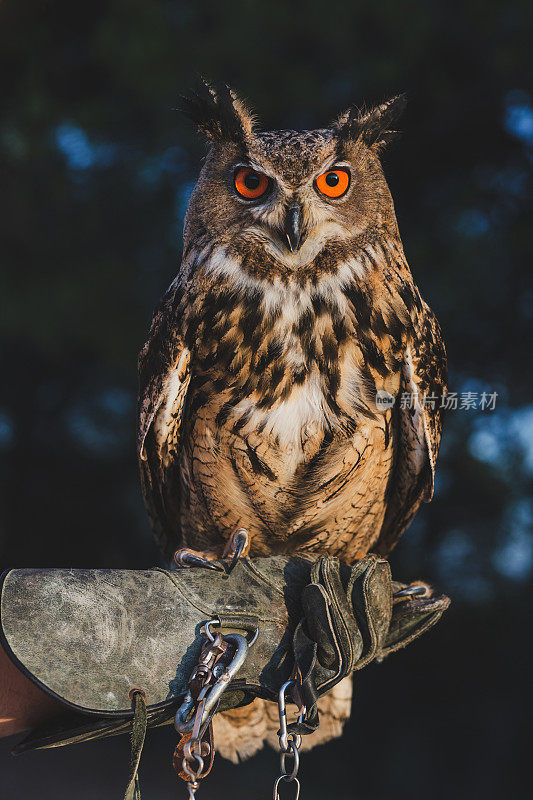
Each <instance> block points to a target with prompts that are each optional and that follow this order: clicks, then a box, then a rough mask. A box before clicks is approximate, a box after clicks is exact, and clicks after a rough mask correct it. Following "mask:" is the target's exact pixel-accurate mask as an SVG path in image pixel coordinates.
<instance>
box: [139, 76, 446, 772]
mask: <svg viewBox="0 0 533 800" xmlns="http://www.w3.org/2000/svg"><path fill="white" fill-rule="evenodd" d="M183 104H184V110H185V111H186V113H188V115H189V117H190V118H192V120H193V121H194V122H195V123H196V124H197V126H198V127H199V128H200V130H201V131H202V132H203V133H204V134H205V135H206V136H207V138H208V140H209V151H208V153H207V157H206V158H205V161H204V163H203V167H202V169H201V172H200V176H199V178H198V182H197V183H196V186H195V188H194V191H193V192H192V195H191V198H190V201H189V206H188V210H187V214H186V217H185V226H184V241H183V259H182V263H181V267H180V270H179V272H178V275H177V277H176V278H175V280H174V281H173V282H172V284H171V286H170V288H169V289H168V291H167V292H166V294H165V295H164V296H163V298H162V300H161V302H160V304H159V306H158V308H157V310H156V312H155V315H154V318H153V321H152V325H151V329H150V333H149V337H148V341H147V343H146V344H145V346H144V348H143V350H142V352H141V355H140V359H139V375H140V399H139V415H138V454H139V462H140V469H141V478H142V484H143V491H144V496H145V501H146V505H147V508H148V513H149V516H150V520H151V524H152V526H153V528H154V531H155V534H156V537H157V538H158V540H159V542H160V544H161V546H162V548H163V550H164V553H165V554H166V556H167V557H169V558H171V557H172V556H173V554H174V553H175V552H176V551H180V552H181V553H183V552H189V553H196V554H197V555H201V556H202V558H204V559H206V560H209V559H213V558H220V557H221V556H222V555H224V554H227V553H228V550H231V547H232V543H234V541H235V533H236V531H238V530H239V529H245V531H246V533H247V535H246V551H247V552H249V553H250V555H252V556H259V555H261V556H263V555H268V554H270V553H292V552H307V553H323V554H328V555H334V556H338V557H339V558H341V559H343V560H344V561H346V562H348V563H351V562H353V561H354V560H356V559H358V558H361V557H362V556H363V555H365V554H366V553H367V552H368V551H369V550H372V551H373V552H377V553H380V554H386V553H387V552H389V550H390V549H391V547H392V546H393V545H394V544H395V542H396V541H397V539H398V537H399V536H400V535H401V533H402V532H403V530H404V529H405V528H406V526H407V525H408V524H409V522H410V521H411V519H412V518H413V516H414V514H415V513H416V510H417V508H418V506H419V504H420V502H421V501H422V500H424V499H425V500H429V499H430V498H431V495H432V491H433V479H434V471H435V461H436V457H437V451H438V447H439V441H440V436H441V413H442V412H441V408H440V406H441V398H442V396H443V393H444V391H445V371H446V357H445V351H444V346H443V343H442V338H441V334H440V329H439V326H438V323H437V321H436V319H435V316H434V315H433V313H432V311H431V310H430V308H429V307H428V306H427V305H426V303H425V302H424V301H423V300H422V298H421V296H420V294H419V291H418V289H417V287H416V285H415V284H414V282H413V278H412V276H411V272H410V269H409V266H408V264H407V261H406V258H405V255H404V252H403V248H402V243H401V239H400V235H399V232H398V226H397V222H396V217H395V212H394V205H393V201H392V197H391V194H390V191H389V188H388V185H387V181H386V179H385V177H384V173H383V170H382V166H381V163H380V154H381V152H382V150H383V149H384V147H385V146H386V144H387V142H388V140H389V139H390V138H391V137H392V136H393V135H394V131H393V130H392V127H393V126H394V123H395V121H396V119H397V118H398V116H399V114H400V113H401V111H402V108H403V105H404V99H403V97H402V96H398V97H395V98H393V99H391V100H389V101H388V102H386V103H384V104H382V105H380V106H378V107H376V108H374V109H373V110H370V111H367V112H360V111H358V110H357V109H356V108H355V107H352V108H350V109H348V110H347V111H346V112H344V113H343V114H341V115H340V117H339V118H338V119H337V120H336V121H334V122H333V123H332V124H331V125H330V126H329V127H327V128H321V129H318V130H312V131H293V130H282V131H268V132H264V131H260V130H258V128H257V126H256V121H255V119H254V117H253V116H252V115H251V114H250V113H249V111H248V110H247V109H246V108H245V106H244V104H243V103H242V102H241V101H240V100H239V99H238V98H237V97H236V95H235V94H234V93H233V92H231V91H230V90H229V89H228V88H226V87H220V88H217V89H213V88H210V87H207V86H205V87H202V88H201V89H200V90H199V92H198V93H195V94H192V95H191V96H189V97H188V98H185V99H184V101H183ZM380 397H381V398H385V399H386V400H387V399H389V398H390V401H389V402H381V403H380V402H379V398H380ZM400 398H402V402H400ZM423 398H425V402H424V400H423ZM393 399H396V402H393ZM350 693H351V684H350V683H349V682H346V679H345V681H343V683H341V684H340V685H339V687H337V689H336V692H335V693H330V694H329V695H328V696H326V697H325V698H323V699H322V701H321V707H322V712H323V713H322V719H323V724H322V727H321V730H320V731H319V732H318V733H317V734H314V735H313V736H312V737H309V738H310V739H311V743H312V741H313V739H314V740H315V741H318V740H319V739H321V740H324V739H326V738H329V737H330V736H331V735H335V734H336V733H339V732H340V729H341V725H342V721H343V719H345V718H346V716H347V715H348V714H349V705H350ZM272 716H273V717H274V715H273V714H272ZM216 719H217V725H218V727H219V730H220V731H222V732H223V741H222V742H221V745H222V746H221V748H220V749H221V750H222V752H223V753H225V754H226V755H228V756H229V757H232V758H233V759H236V758H237V755H241V756H243V755H248V754H251V753H253V752H255V750H256V749H258V748H259V747H260V746H261V745H262V742H263V741H264V740H267V741H268V740H269V739H274V738H275V731H276V728H277V724H276V721H275V718H273V719H271V709H270V708H269V704H268V703H265V702H264V701H261V700H258V701H256V702H255V704H253V705H252V706H249V707H246V708H244V709H239V710H237V711H235V712H231V713H228V714H226V715H219V716H218V717H217V718H216Z"/></svg>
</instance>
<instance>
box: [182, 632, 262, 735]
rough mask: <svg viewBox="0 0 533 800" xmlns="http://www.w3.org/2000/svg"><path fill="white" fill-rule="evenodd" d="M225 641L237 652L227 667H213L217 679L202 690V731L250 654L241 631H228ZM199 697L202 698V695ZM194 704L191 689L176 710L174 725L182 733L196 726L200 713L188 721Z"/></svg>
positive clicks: (200, 728)
mask: <svg viewBox="0 0 533 800" xmlns="http://www.w3.org/2000/svg"><path fill="white" fill-rule="evenodd" d="M224 641H225V642H227V643H228V644H232V645H233V646H234V647H235V653H234V655H233V657H232V659H231V661H230V663H229V664H228V666H227V667H225V668H224V667H223V665H222V664H221V663H218V664H216V665H215V666H214V667H213V677H214V678H215V681H214V683H212V684H208V685H207V686H205V687H204V689H203V690H202V692H201V695H202V699H201V701H200V702H201V704H202V714H201V716H200V719H199V722H198V727H199V732H200V733H202V732H203V730H205V727H206V725H207V724H208V723H209V719H210V715H211V716H212V714H211V712H213V714H214V713H215V710H216V706H217V704H218V701H219V700H220V698H221V696H222V694H223V693H224V691H225V690H226V689H227V688H228V685H229V683H230V681H232V680H233V678H234V676H235V674H236V673H237V672H238V671H239V669H240V668H241V667H242V665H243V664H244V661H245V659H246V656H247V655H248V641H247V639H246V637H245V636H242V635H241V634H240V633H227V634H225V635H224ZM221 670H222V672H221ZM198 699H199V700H200V696H199V698H198ZM194 704H195V701H194V699H193V697H192V695H191V692H190V691H189V692H187V694H186V696H185V699H184V701H183V703H182V704H181V706H180V707H179V708H178V710H177V711H176V717H175V720H174V726H175V728H176V730H177V731H178V733H180V734H181V735H183V734H184V733H192V731H193V728H194V727H195V721H196V720H197V717H198V714H195V716H194V717H193V718H192V719H191V720H189V721H187V718H188V716H189V714H190V713H191V711H192V709H193V707H194Z"/></svg>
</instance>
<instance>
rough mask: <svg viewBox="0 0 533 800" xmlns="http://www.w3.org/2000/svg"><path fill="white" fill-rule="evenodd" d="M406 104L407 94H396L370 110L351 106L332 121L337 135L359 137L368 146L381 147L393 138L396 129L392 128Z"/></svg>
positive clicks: (351, 137)
mask: <svg viewBox="0 0 533 800" xmlns="http://www.w3.org/2000/svg"><path fill="white" fill-rule="evenodd" d="M406 105H407V96H406V95H405V94H398V95H396V96H395V97H391V99H390V100H387V101H386V102H385V103H382V104H381V105H379V106H376V107H375V108H373V109H371V110H370V111H364V110H359V109H357V108H355V106H352V107H351V108H349V109H348V110H347V111H345V112H344V113H343V114H341V116H340V117H339V118H338V119H337V121H336V122H335V123H334V127H336V129H337V131H338V135H339V137H341V138H344V139H352V140H355V139H359V138H360V137H361V138H362V140H363V141H364V142H365V144H366V145H368V147H375V148H377V149H381V148H382V147H384V146H385V145H386V144H388V142H389V141H390V140H391V139H393V138H394V137H395V136H396V134H397V131H395V130H393V129H392V126H393V125H394V123H395V122H396V121H397V120H398V119H399V118H400V116H401V115H402V113H403V111H404V109H405V106H406Z"/></svg>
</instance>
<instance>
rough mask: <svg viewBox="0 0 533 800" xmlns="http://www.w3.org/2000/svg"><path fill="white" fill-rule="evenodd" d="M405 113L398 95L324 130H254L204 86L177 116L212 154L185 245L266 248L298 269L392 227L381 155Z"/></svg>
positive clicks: (226, 96)
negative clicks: (336, 245) (326, 251)
mask: <svg viewBox="0 0 533 800" xmlns="http://www.w3.org/2000/svg"><path fill="white" fill-rule="evenodd" d="M404 106H405V97H404V96H403V95H399V96H397V97H393V98H392V99H391V100H389V101H387V102H386V103H383V104H382V105H380V106H377V107H376V108H374V109H372V110H370V111H366V112H361V111H359V110H357V109H356V108H355V107H352V108H349V109H348V110H347V111H345V112H344V113H342V114H341V115H340V116H339V117H338V119H337V120H335V121H334V122H333V123H332V124H331V125H330V126H329V127H327V128H320V129H317V130H312V131H292V130H283V131H268V132H264V131H259V130H258V129H257V127H256V122H255V118H254V116H253V115H252V114H251V113H250V112H249V111H248V110H247V109H246V107H245V106H244V104H243V103H242V102H241V101H240V100H239V99H238V98H237V97H236V95H235V94H234V93H233V92H232V91H231V90H230V89H228V88H227V87H225V86H222V87H217V88H216V89H214V88H212V87H210V86H207V85H205V86H203V87H202V88H201V89H200V90H199V91H198V92H197V93H194V94H191V95H190V96H188V97H186V98H183V103H182V110H183V111H184V112H185V113H186V114H187V115H188V116H189V117H190V118H191V119H192V120H193V121H194V122H195V123H196V125H197V126H198V127H199V128H200V130H201V131H202V132H203V133H204V134H205V135H206V136H207V137H208V140H209V143H210V148H209V152H208V155H207V158H206V159H205V162H204V165H203V167H202V170H201V173H200V176H199V179H198V182H197V185H196V187H195V189H194V191H193V194H192V196H191V200H190V203H189V209H188V212H187V218H186V225H185V237H186V244H187V239H190V237H191V236H194V238H195V239H197V238H198V236H199V235H200V236H201V237H202V238H204V237H207V238H208V240H209V241H211V242H213V241H215V242H219V243H221V244H225V243H232V242H235V241H239V242H241V243H247V242H249V243H251V244H253V245H254V246H260V247H263V248H265V249H266V250H267V251H268V253H269V254H270V255H271V256H273V257H274V258H276V259H277V260H278V261H281V262H283V263H284V264H286V265H287V267H289V268H290V267H294V268H295V269H298V268H302V267H304V266H305V265H306V264H308V263H310V262H311V261H312V260H313V259H314V258H315V257H316V256H317V254H318V253H320V252H321V250H323V248H324V247H325V246H326V245H327V244H330V243H331V242H332V241H333V242H335V241H342V242H344V241H346V240H347V239H353V238H354V237H356V236H359V235H361V234H364V232H365V231H366V230H368V229H370V228H376V227H377V228H379V227H382V226H384V225H387V223H388V226H389V229H390V225H395V217H394V207H393V203H392V198H391V195H390V192H389V189H388V186H387V182H386V180H385V177H384V175H383V171H382V168H381V163H380V153H381V152H382V150H383V148H384V147H385V146H386V144H387V142H388V141H389V140H390V138H391V137H392V136H393V135H394V131H392V130H391V127H392V126H393V125H394V122H395V121H396V120H397V118H398V117H399V115H400V114H401V112H402V110H403V108H404Z"/></svg>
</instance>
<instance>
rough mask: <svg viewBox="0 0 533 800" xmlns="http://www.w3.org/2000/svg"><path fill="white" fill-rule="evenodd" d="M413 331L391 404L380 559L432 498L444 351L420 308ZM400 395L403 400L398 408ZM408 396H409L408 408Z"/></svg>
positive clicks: (432, 321) (427, 314)
mask: <svg viewBox="0 0 533 800" xmlns="http://www.w3.org/2000/svg"><path fill="white" fill-rule="evenodd" d="M415 331H416V334H415V338H414V341H413V342H411V343H410V344H409V346H408V347H407V349H406V353H405V357H404V363H403V368H402V381H401V386H400V394H399V398H398V400H397V402H396V406H395V428H396V445H395V457H394V465H393V469H392V472H391V476H390V479H389V487H390V489H389V495H388V501H387V511H386V514H385V519H384V522H383V527H382V530H381V533H380V537H379V540H378V542H377V544H376V546H375V547H374V548H373V549H374V550H375V551H376V552H378V553H380V554H382V555H385V554H387V553H388V552H389V551H390V550H391V549H392V548H393V547H394V545H395V544H396V542H397V541H398V539H399V538H400V536H401V534H402V533H403V531H404V530H405V529H406V528H407V526H408V525H409V523H410V522H411V521H412V519H413V517H414V515H415V514H416V512H417V510H418V507H419V505H420V503H421V502H422V500H426V501H429V500H431V497H432V495H433V485H434V478H435V463H436V460H437V454H438V450H439V445H440V439H441V434H442V413H443V411H442V407H441V406H442V398H443V397H444V395H445V393H446V352H445V349H444V343H443V340H442V335H441V331H440V327H439V324H438V322H437V319H436V317H435V316H434V314H433V312H432V311H431V309H430V308H429V307H428V306H426V305H425V304H422V306H421V311H420V314H419V316H418V318H417V320H416V323H415ZM402 394H403V395H404V397H406V398H407V402H405V403H403V404H402V402H401V397H402ZM409 398H413V403H412V407H409V406H410V402H409Z"/></svg>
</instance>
